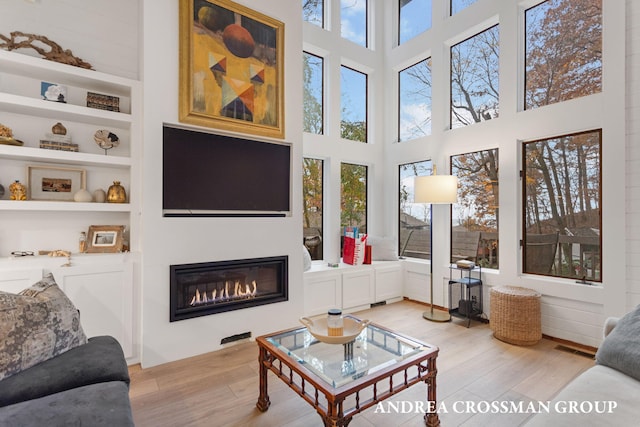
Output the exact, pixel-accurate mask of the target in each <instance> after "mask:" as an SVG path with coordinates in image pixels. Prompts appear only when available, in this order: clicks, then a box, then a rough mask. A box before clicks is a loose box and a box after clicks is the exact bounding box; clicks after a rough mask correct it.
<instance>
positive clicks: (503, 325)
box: [490, 286, 542, 345]
mask: <svg viewBox="0 0 640 427" xmlns="http://www.w3.org/2000/svg"><path fill="white" fill-rule="evenodd" d="M490 297H491V306H490V307H491V313H490V314H491V320H490V326H491V330H492V331H493V336H494V337H495V338H497V339H499V340H500V341H504V342H507V343H509V344H515V345H534V344H536V343H537V342H538V341H540V339H541V338H542V326H541V320H540V297H541V295H540V294H539V293H538V292H536V291H534V290H532V289H527V288H520V287H516V286H503V287H498V288H491V292H490Z"/></svg>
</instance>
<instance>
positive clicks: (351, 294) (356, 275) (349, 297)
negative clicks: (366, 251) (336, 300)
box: [342, 268, 375, 309]
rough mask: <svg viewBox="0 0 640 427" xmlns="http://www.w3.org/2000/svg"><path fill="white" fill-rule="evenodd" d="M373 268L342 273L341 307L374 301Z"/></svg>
mask: <svg viewBox="0 0 640 427" xmlns="http://www.w3.org/2000/svg"><path fill="white" fill-rule="evenodd" d="M373 282H374V277H373V269H371V268H367V269H363V270H360V271H353V272H348V273H343V274H342V308H343V309H352V308H356V307H361V306H369V305H370V304H372V303H374V302H375V301H374V292H375V291H374V283H373Z"/></svg>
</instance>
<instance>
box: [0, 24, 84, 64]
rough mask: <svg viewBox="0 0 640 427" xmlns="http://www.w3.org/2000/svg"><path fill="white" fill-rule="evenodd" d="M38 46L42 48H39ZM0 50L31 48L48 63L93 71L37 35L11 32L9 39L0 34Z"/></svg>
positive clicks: (45, 38) (68, 51)
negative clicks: (58, 63) (57, 63)
mask: <svg viewBox="0 0 640 427" xmlns="http://www.w3.org/2000/svg"><path fill="white" fill-rule="evenodd" d="M40 44H42V45H44V47H41V46H39V45H40ZM0 48H3V49H5V50H15V49H20V48H31V49H34V50H35V51H36V52H38V53H39V54H40V55H42V57H43V58H44V59H48V60H49V61H55V62H60V63H62V64H68V65H73V66H75V67H80V68H87V69H89V70H93V67H92V66H91V64H89V63H88V62H85V61H83V60H82V59H81V58H78V57H76V56H74V55H73V53H72V52H71V51H70V50H69V49H63V48H62V47H61V46H60V45H59V44H58V43H56V42H54V41H52V40H49V39H48V38H47V37H45V36H40V35H38V34H29V33H23V32H22V31H12V32H11V33H10V37H7V36H5V35H3V34H0Z"/></svg>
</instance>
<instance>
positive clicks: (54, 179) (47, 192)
mask: <svg viewBox="0 0 640 427" xmlns="http://www.w3.org/2000/svg"><path fill="white" fill-rule="evenodd" d="M86 187H87V171H85V170H84V169H74V168H61V167H53V166H27V189H28V191H29V200H52V201H53V200H55V201H67V202H72V201H73V196H74V195H75V194H76V193H77V192H78V191H79V190H81V189H83V188H86Z"/></svg>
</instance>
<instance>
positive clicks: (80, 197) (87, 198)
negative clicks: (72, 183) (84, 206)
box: [73, 188, 93, 203]
mask: <svg viewBox="0 0 640 427" xmlns="http://www.w3.org/2000/svg"><path fill="white" fill-rule="evenodd" d="M73 200H75V201H76V202H84V203H89V202H92V201H93V196H92V195H91V193H89V191H88V190H87V189H86V188H81V189H80V190H78V191H77V192H76V194H74V195H73Z"/></svg>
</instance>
